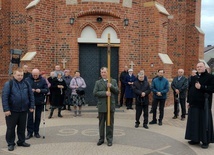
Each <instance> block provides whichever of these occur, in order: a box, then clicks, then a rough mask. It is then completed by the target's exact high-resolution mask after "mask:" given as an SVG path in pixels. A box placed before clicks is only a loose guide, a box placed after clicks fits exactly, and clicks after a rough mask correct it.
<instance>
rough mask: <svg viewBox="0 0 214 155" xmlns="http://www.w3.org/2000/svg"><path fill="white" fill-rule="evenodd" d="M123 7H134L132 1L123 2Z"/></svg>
mask: <svg viewBox="0 0 214 155" xmlns="http://www.w3.org/2000/svg"><path fill="white" fill-rule="evenodd" d="M123 6H124V7H129V8H131V7H132V0H123Z"/></svg>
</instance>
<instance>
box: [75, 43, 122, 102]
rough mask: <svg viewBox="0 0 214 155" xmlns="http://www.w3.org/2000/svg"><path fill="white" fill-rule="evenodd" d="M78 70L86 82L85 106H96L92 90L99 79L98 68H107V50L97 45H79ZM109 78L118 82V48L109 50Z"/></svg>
mask: <svg viewBox="0 0 214 155" xmlns="http://www.w3.org/2000/svg"><path fill="white" fill-rule="evenodd" d="M79 49H80V50H79V69H80V73H81V77H83V79H84V80H85V82H86V85H87V88H86V90H85V91H86V95H85V99H86V104H88V105H96V104H97V103H96V98H95V97H94V96H93V89H94V85H95V82H96V80H98V79H99V78H100V68H101V67H107V48H105V47H97V44H79ZM111 77H112V78H114V79H116V80H117V81H118V47H113V48H111Z"/></svg>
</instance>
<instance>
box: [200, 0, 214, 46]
mask: <svg viewBox="0 0 214 155" xmlns="http://www.w3.org/2000/svg"><path fill="white" fill-rule="evenodd" d="M201 1H202V6H201V29H202V30H203V32H204V33H205V38H204V46H207V45H213V46H214V0H201Z"/></svg>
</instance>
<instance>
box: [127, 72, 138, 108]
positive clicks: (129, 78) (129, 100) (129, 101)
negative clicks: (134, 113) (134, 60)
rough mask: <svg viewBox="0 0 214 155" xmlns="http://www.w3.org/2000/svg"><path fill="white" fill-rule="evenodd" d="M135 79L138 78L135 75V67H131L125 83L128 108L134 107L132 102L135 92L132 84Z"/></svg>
mask: <svg viewBox="0 0 214 155" xmlns="http://www.w3.org/2000/svg"><path fill="white" fill-rule="evenodd" d="M135 80H136V77H135V76H134V75H133V69H132V68H130V69H129V70H128V75H127V76H126V78H125V84H126V89H125V97H126V107H127V109H133V108H132V103H133V98H134V92H133V89H132V86H133V84H134V81H135Z"/></svg>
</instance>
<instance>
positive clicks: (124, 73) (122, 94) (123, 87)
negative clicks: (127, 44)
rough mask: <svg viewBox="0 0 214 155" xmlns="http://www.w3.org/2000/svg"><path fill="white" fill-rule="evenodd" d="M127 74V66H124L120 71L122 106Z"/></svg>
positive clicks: (121, 104)
mask: <svg viewBox="0 0 214 155" xmlns="http://www.w3.org/2000/svg"><path fill="white" fill-rule="evenodd" d="M127 75H128V66H125V67H124V71H122V72H121V73H120V106H121V107H122V106H123V100H124V94H125V89H126V82H125V79H126V76H127Z"/></svg>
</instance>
